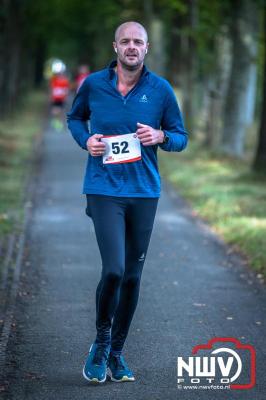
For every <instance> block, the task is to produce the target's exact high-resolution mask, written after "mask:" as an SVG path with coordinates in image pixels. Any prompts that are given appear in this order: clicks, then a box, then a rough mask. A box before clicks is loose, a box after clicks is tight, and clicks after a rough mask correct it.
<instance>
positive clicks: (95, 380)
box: [82, 367, 106, 384]
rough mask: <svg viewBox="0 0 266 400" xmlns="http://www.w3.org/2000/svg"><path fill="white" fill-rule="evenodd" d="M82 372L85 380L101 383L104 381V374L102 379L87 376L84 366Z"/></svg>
mask: <svg viewBox="0 0 266 400" xmlns="http://www.w3.org/2000/svg"><path fill="white" fill-rule="evenodd" d="M82 373H83V376H84V378H85V379H86V380H87V381H89V382H90V383H95V384H101V383H104V382H105V381H106V375H105V377H104V379H102V380H99V379H97V378H92V379H90V378H88V377H87V375H86V374H85V367H84V368H83V371H82Z"/></svg>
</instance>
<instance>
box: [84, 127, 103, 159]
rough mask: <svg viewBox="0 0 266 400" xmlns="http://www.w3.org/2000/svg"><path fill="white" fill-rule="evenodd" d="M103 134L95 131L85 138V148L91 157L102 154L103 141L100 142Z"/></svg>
mask: <svg viewBox="0 0 266 400" xmlns="http://www.w3.org/2000/svg"><path fill="white" fill-rule="evenodd" d="M102 137H103V135H100V134H98V133H96V134H95V135H92V136H91V137H90V138H89V139H88V140H87V149H88V152H89V153H90V155H92V156H93V157H97V156H102V155H103V154H104V152H105V143H103V142H101V141H100V140H101V138H102Z"/></svg>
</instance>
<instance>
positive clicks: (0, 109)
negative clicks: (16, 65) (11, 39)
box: [0, 0, 8, 117]
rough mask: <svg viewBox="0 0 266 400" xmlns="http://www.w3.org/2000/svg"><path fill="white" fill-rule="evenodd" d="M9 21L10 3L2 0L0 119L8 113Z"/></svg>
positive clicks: (0, 24)
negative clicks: (7, 60)
mask: <svg viewBox="0 0 266 400" xmlns="http://www.w3.org/2000/svg"><path fill="white" fill-rule="evenodd" d="M7 20H8V1H7V0H1V8H0V93H1V95H0V117H3V116H4V114H5V111H6V84H7V79H6V73H7V68H6V59H7V46H6V43H7Z"/></svg>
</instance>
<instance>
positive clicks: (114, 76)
mask: <svg viewBox="0 0 266 400" xmlns="http://www.w3.org/2000/svg"><path fill="white" fill-rule="evenodd" d="M116 66H117V61H116V60H113V61H112V62H111V63H110V65H109V67H108V71H109V76H108V81H109V83H110V84H111V85H112V87H113V88H114V89H115V90H116V92H117V94H118V95H119V97H120V98H121V99H122V100H123V103H124V104H126V103H127V101H128V99H129V98H130V97H131V95H132V93H134V92H135V90H136V89H137V88H139V87H140V86H141V85H142V83H143V81H144V80H146V79H148V76H149V70H148V69H147V68H146V66H145V65H143V68H142V71H141V75H140V78H139V80H138V82H137V83H136V85H135V86H134V87H133V88H132V89H131V90H130V91H129V92H128V93H127V94H126V95H125V96H123V95H122V94H121V93H120V92H119V91H118V90H117V74H116V72H115V70H114V68H115V67H116Z"/></svg>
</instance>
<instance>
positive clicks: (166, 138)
mask: <svg viewBox="0 0 266 400" xmlns="http://www.w3.org/2000/svg"><path fill="white" fill-rule="evenodd" d="M161 132H162V141H161V143H162V144H167V143H168V142H169V136H168V135H167V134H166V133H165V132H164V131H161Z"/></svg>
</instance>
